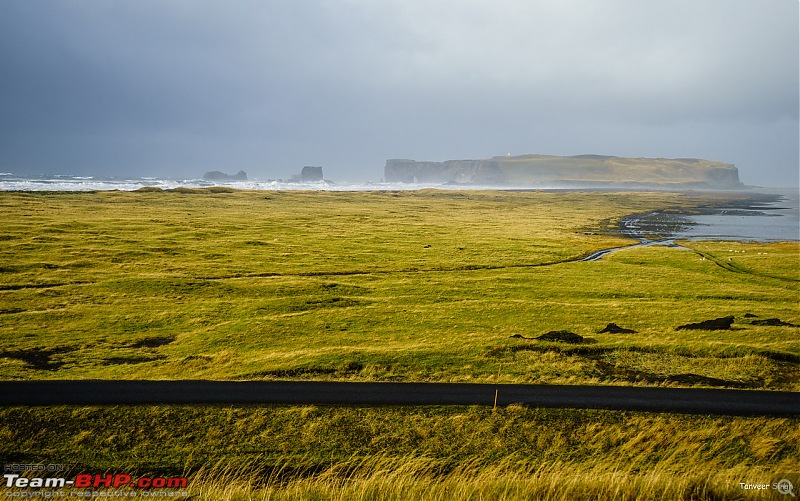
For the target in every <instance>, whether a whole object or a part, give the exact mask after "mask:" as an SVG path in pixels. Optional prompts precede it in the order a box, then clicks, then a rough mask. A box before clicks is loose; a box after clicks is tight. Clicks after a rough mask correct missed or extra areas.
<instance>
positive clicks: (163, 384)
mask: <svg viewBox="0 0 800 501" xmlns="http://www.w3.org/2000/svg"><path fill="white" fill-rule="evenodd" d="M495 394H496V395H497V405H499V406H505V405H509V404H515V403H517V404H522V405H526V406H531V407H566V408H582V409H587V408H594V409H616V410H634V411H651V412H679V413H693V414H727V415H737V416H748V415H765V416H767V415H771V416H796V415H800V392H777V391H749V390H719V389H701V388H645V387H630V386H556V385H529V384H499V385H494V384H462V383H338V382H315V381H193V380H182V381H109V380H103V381H99V380H86V381H0V405H3V406H12V405H153V404H198V405H203V404H251V405H259V404H261V405H263V404H303V405H306V404H319V405H325V404H329V405H330V404H332V405H490V406H491V405H495Z"/></svg>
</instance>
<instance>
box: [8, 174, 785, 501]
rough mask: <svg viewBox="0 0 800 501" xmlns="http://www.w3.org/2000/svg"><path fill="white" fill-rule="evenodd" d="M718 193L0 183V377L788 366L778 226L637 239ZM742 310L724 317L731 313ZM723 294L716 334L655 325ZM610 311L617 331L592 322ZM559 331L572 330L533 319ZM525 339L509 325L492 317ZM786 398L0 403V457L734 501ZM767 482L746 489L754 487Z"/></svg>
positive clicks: (304, 493)
mask: <svg viewBox="0 0 800 501" xmlns="http://www.w3.org/2000/svg"><path fill="white" fill-rule="evenodd" d="M720 196H722V195H703V194H669V193H599V192H561V193H547V192H527V193H512V192H444V191H434V190H431V191H426V190H423V191H416V192H394V193H393V192H369V193H368V192H365V193H335V192H328V193H326V192H313V193H304V192H232V191H231V190H227V189H211V190H183V189H181V190H177V191H170V192H160V191H144V192H133V193H126V192H99V193H8V192H3V193H0V215H2V220H3V224H2V226H0V378H2V379H88V378H104V379H107V378H112V379H113V378H120V379H163V378H167V379H170V378H206V379H326V380H354V381H466V382H470V381H473V382H509V383H510V382H530V383H567V384H618V385H631V384H633V385H671V386H713V387H723V388H724V387H727V388H753V389H770V390H792V391H798V389H800V340H799V339H798V336H797V334H798V332H800V329H798V328H795V327H790V326H769V325H753V324H752V321H753V320H758V319H768V318H780V319H781V320H783V321H785V322H789V323H793V324H800V311H798V301H797V298H798V288H800V252H799V251H800V248H799V247H798V244H797V243H796V242H795V243H772V244H763V243H749V244H740V243H723V242H684V243H683V244H684V245H685V246H686V247H688V249H680V248H668V247H660V246H656V247H637V248H631V249H626V250H622V251H618V252H615V253H613V254H610V255H608V256H606V257H605V258H603V259H602V260H600V261H595V262H581V261H579V259H580V258H581V257H583V256H586V255H588V254H589V253H591V252H593V251H595V250H599V249H604V248H610V247H617V246H622V245H627V244H631V243H634V242H632V241H629V240H626V239H624V238H621V237H619V236H618V235H616V234H615V231H614V229H615V228H616V223H617V222H618V221H619V219H620V218H621V217H623V216H624V215H627V214H631V213H638V212H647V211H651V210H654V209H664V208H671V207H694V206H698V205H704V204H709V203H713V202H714V200H715V198H718V197H720ZM748 313H749V314H752V315H757V318H751V317H746V316H745V315H746V314H748ZM726 315H734V316H735V323H734V328H733V329H731V330H728V331H702V330H700V331H697V330H680V331H678V330H676V329H675V328H676V327H677V326H679V325H682V324H686V323H689V322H699V321H702V320H706V319H711V318H716V317H722V316H726ZM610 322H614V323H617V324H619V325H620V326H622V327H626V328H630V329H634V330H635V331H636V333H633V334H600V333H598V331H599V330H601V329H602V328H603V327H605V326H606V324H608V323H610ZM551 330H569V331H572V332H574V333H577V334H579V335H581V336H583V337H584V338H585V341H584V342H583V343H581V344H574V345H573V344H567V343H559V342H544V341H538V340H534V339H526V338H532V337H535V336H538V335H541V334H543V333H545V332H548V331H551ZM514 335H521V336H523V337H512V336H514ZM798 424H800V422H798V420H796V419H771V418H722V417H713V416H671V415H653V414H646V413H621V412H606V411H578V410H552V409H551V410H544V409H526V408H521V407H514V406H512V407H509V408H504V409H498V410H497V411H495V412H492V410H491V409H482V408H433V407H422V408H346V407H281V406H278V407H267V408H258V407H242V408H223V407H210V408H193V407H175V408H172V407H137V408H117V407H91V408H84V407H55V408H7V409H3V410H2V411H0V437H2V438H3V440H2V441H0V457H2V459H3V460H4V462H5V463H6V464H8V463H10V462H36V463H63V464H67V465H70V466H71V467H73V468H77V469H82V470H84V471H93V472H98V473H99V472H103V471H121V470H125V469H131V470H136V471H139V472H143V473H146V472H178V473H180V472H188V473H190V474H191V478H192V479H193V480H192V482H193V485H192V490H193V492H194V493H195V494H197V495H198V496H199V497H200V498H201V499H298V498H299V499H495V498H498V499H539V498H541V499H547V498H550V499H597V498H616V499H637V498H638V499H683V498H685V499H736V498H753V499H758V498H759V497H758V494H753V493H752V492H750V493H748V492H745V491H743V490H741V489H740V487H739V484H738V483H739V482H751V481H752V482H756V481H758V480H762V481H765V482H766V481H769V479H770V478H771V475H772V474H774V473H777V472H780V471H794V472H797V471H798V470H800V461H798V457H800V456H798V452H799V451H798V448H797V447H798V446H797V444H798V443H800V440H798V438H800V437H798V436H797V430H798ZM761 498H763V496H761Z"/></svg>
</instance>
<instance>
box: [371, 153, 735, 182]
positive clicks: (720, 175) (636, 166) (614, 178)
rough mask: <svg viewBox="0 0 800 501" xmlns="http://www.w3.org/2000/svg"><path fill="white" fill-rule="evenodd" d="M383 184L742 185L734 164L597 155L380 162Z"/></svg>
mask: <svg viewBox="0 0 800 501" xmlns="http://www.w3.org/2000/svg"><path fill="white" fill-rule="evenodd" d="M384 177H385V179H386V181H388V182H409V183H411V182H441V183H464V184H488V185H500V186H629V187H642V186H656V187H658V186H665V187H670V188H675V187H679V188H715V189H730V188H739V187H741V186H742V184H741V182H740V181H739V172H738V170H737V169H736V167H735V166H733V165H731V164H725V163H722V162H715V161H711V160H702V159H695V158H676V159H668V158H626V157H613V156H603V155H578V156H571V157H559V156H553V155H520V156H505V157H493V158H491V159H486V160H448V161H445V162H417V161H415V160H401V159H393V160H387V161H386V167H385V172H384Z"/></svg>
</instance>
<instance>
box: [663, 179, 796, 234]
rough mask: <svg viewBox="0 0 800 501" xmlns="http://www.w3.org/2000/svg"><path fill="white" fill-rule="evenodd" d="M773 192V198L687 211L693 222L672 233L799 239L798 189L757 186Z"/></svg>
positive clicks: (763, 191) (688, 218) (765, 191)
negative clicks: (708, 211) (775, 197)
mask: <svg viewBox="0 0 800 501" xmlns="http://www.w3.org/2000/svg"><path fill="white" fill-rule="evenodd" d="M759 191H761V192H762V193H775V194H777V195H780V199H779V200H777V201H775V202H768V203H764V204H753V205H751V206H749V207H745V208H743V207H720V208H718V209H716V210H715V212H714V213H713V214H702V215H690V216H685V218H686V219H687V220H688V221H689V222H691V223H693V224H692V225H691V226H688V227H683V229H682V230H681V231H679V232H678V233H677V234H676V235H675V237H676V238H683V239H689V240H735V241H740V242H748V241H758V242H785V241H798V240H800V193H798V190H791V191H786V190H759Z"/></svg>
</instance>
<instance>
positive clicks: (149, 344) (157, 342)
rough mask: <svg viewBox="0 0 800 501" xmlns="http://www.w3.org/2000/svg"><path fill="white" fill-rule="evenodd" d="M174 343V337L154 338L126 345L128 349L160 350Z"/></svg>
mask: <svg viewBox="0 0 800 501" xmlns="http://www.w3.org/2000/svg"><path fill="white" fill-rule="evenodd" d="M173 342H175V336H155V337H149V338H144V339H140V340H139V341H135V342H134V343H132V344H130V345H128V347H129V348H160V347H161V346H166V345H168V344H170V343H173Z"/></svg>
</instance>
